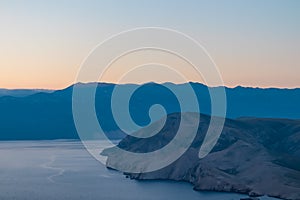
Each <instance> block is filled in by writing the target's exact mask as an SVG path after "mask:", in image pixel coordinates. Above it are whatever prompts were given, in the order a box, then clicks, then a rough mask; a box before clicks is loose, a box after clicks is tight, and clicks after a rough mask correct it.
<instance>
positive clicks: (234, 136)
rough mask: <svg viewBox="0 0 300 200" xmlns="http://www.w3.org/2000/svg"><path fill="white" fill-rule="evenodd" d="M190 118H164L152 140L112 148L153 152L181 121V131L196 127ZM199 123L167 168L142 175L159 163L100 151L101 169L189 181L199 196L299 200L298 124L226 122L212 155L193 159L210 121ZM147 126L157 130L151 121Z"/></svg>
mask: <svg viewBox="0 0 300 200" xmlns="http://www.w3.org/2000/svg"><path fill="white" fill-rule="evenodd" d="M240 89H241V88H240ZM183 115H184V116H183ZM196 115H198V114H197V113H174V114H170V115H168V117H167V123H166V124H165V126H164V127H163V129H161V131H160V132H159V133H157V134H156V135H155V136H152V137H150V138H146V139H144V138H134V137H132V136H127V137H126V138H125V139H123V140H122V141H121V142H120V143H119V144H118V146H119V147H120V148H122V149H125V150H126V151H129V152H134V153H141V152H143V153H146V152H154V151H157V150H159V149H161V148H162V147H164V146H165V145H167V144H168V143H169V142H170V141H171V140H173V138H174V136H175V134H176V132H177V128H178V122H179V121H180V120H179V119H181V120H182V119H186V120H185V123H186V127H195V126H197V125H198V124H196V123H197V121H196V123H195V121H194V120H192V119H193V118H195V116H196ZM182 116H183V117H182ZM200 119H201V120H200V123H199V128H198V132H197V135H196V137H195V139H194V141H193V143H192V144H191V146H190V148H189V149H188V150H187V151H186V152H185V153H184V154H183V155H182V156H181V157H180V158H179V159H178V160H176V161H175V162H173V163H171V164H170V165H169V166H167V167H165V168H163V169H160V170H157V171H154V172H148V173H145V171H147V169H148V167H149V166H152V165H151V164H153V163H155V162H156V163H159V162H162V160H160V159H155V158H153V159H146V160H144V161H136V160H132V159H128V158H127V157H124V156H121V155H120V154H119V153H118V151H115V147H113V148H110V149H106V150H104V151H103V152H102V155H104V156H108V159H107V167H109V168H113V169H124V168H123V167H122V166H125V168H126V169H129V170H128V171H132V169H133V170H134V172H136V173H125V174H126V175H127V176H129V177H130V178H133V179H138V180H153V179H156V180H164V179H167V180H175V181H186V182H190V183H192V184H193V185H194V189H195V190H201V191H221V192H236V193H243V194H248V195H250V196H263V195H268V196H272V197H278V198H282V199H289V200H299V199H300V120H288V119H258V118H240V119H235V120H232V119H227V120H226V121H225V125H224V129H223V132H222V134H221V137H220V138H219V140H218V142H217V144H216V146H215V147H214V149H213V151H212V152H211V153H210V154H208V155H207V156H206V157H204V158H203V159H199V157H198V153H199V149H200V146H201V144H202V143H203V139H204V136H205V135H206V132H207V129H208V125H209V122H210V116H207V115H201V118H200ZM156 124H157V125H156ZM151 126H160V125H159V122H157V123H154V124H152V125H151ZM154 129H155V128H154ZM151 130H153V127H147V128H144V129H141V130H139V134H143V133H147V134H148V135H153V133H152V132H151ZM177 144H178V147H177V148H176V149H174V151H172V152H176V151H177V150H178V149H180V148H182V147H181V146H180V143H177ZM166 157H167V155H166ZM249 199H250V198H249ZM251 199H252V198H251ZM253 199H254V198H253Z"/></svg>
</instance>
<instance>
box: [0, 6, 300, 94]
mask: <svg viewBox="0 0 300 200" xmlns="http://www.w3.org/2000/svg"><path fill="white" fill-rule="evenodd" d="M299 10H300V1H298V0H251V1H250V0H244V1H239V0H227V1H218V0H207V1H200V0H182V1H177V0H164V1H162V0H151V1H149V0H147V1H146V0H118V1H117V0H107V1H106V0H98V1H96V0H81V1H79V0H51V1H45V0H26V1H23V0H19V1H16V0H0V44H1V45H0V88H9V89H13V88H44V89H62V88H65V87H67V86H69V85H71V84H73V83H74V82H75V81H76V76H77V73H78V70H79V68H80V65H81V63H82V62H83V60H84V59H85V58H86V57H87V56H88V54H89V52H90V51H91V50H92V49H93V48H94V47H95V46H96V45H97V44H99V43H101V42H102V41H104V40H105V39H107V38H108V37H110V36H111V35H114V34H117V33H119V32H121V31H125V30H128V29H132V28H137V27H148V26H154V27H164V28H170V29H175V30H178V31H180V32H183V33H185V34H187V35H189V36H191V37H193V38H194V39H195V40H197V41H198V42H200V43H201V44H202V45H203V46H204V47H205V48H206V50H207V51H208V52H209V54H210V56H211V57H212V59H213V60H214V61H215V63H216V64H217V66H218V68H219V71H220V74H221V76H222V79H223V81H224V84H225V85H226V86H228V87H235V86H238V85H241V86H248V87H262V88H266V87H280V88H295V87H300V78H299V74H300V56H299V52H300V37H299V35H300V12H299ZM118 67H122V63H121V64H120V65H119V66H118ZM153 68H155V67H153ZM155 70H157V69H155ZM146 71H147V70H146ZM187 73H190V74H192V73H193V72H189V71H187ZM147 74H149V72H146V73H143V75H140V74H138V73H137V74H134V73H133V74H132V75H131V79H130V80H129V79H128V81H129V82H133V81H135V80H136V82H137V83H141V82H147V81H156V82H159V81H162V82H163V81H169V82H176V81H177V80H175V79H174V80H173V79H172V78H170V77H168V73H163V70H162V73H161V74H160V76H156V75H155V73H154V74H152V75H151V76H147ZM150 74H151V73H150ZM106 81H107V82H113V81H114V79H113V78H112V75H111V77H110V75H109V74H108V76H107V79H106ZM191 81H197V80H191ZM199 82H201V80H199Z"/></svg>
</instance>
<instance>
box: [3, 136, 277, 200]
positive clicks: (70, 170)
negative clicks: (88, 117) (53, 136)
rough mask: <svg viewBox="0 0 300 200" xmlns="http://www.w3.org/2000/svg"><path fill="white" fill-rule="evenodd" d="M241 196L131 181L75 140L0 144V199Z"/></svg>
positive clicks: (225, 199)
mask: <svg viewBox="0 0 300 200" xmlns="http://www.w3.org/2000/svg"><path fill="white" fill-rule="evenodd" d="M103 148H105V147H103ZM245 197H246V196H245V195H241V194H234V193H219V192H199V191H194V190H193V186H192V185H191V184H189V183H185V182H175V181H163V180H153V181H137V180H130V179H128V178H126V177H125V176H124V175H123V174H122V173H120V172H118V171H114V170H109V169H107V168H106V167H105V165H103V164H102V163H101V162H99V161H98V160H96V159H95V158H94V157H93V156H91V154H90V153H89V152H88V151H87V150H86V149H85V148H84V146H83V145H82V143H81V141H77V140H51V141H0V199H1V200H10V199H14V200H15V199H17V200H18V199H20V200H23V199H24V200H26V199H28V200H35V199H43V200H48V199H53V200H68V199H70V200H76V199H84V200H88V199H91V200H94V199H95V200H96V199H97V200H169V199H170V200H181V199H182V200H186V199H188V200H240V198H245ZM260 199H262V200H271V199H274V198H270V197H261V198H260Z"/></svg>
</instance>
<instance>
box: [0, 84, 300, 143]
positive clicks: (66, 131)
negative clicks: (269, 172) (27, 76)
mask: <svg viewBox="0 0 300 200" xmlns="http://www.w3.org/2000/svg"><path fill="white" fill-rule="evenodd" d="M186 84H187V83H186ZM166 85H168V86H169V87H174V88H177V89H179V90H180V89H181V88H182V89H183V90H184V86H185V84H172V83H166V84H163V85H159V84H155V83H147V84H145V85H142V86H141V87H140V89H139V90H138V91H137V92H136V93H135V94H134V95H133V98H132V99H131V101H130V105H129V107H130V114H131V116H132V117H133V119H134V120H135V121H136V123H138V124H139V125H147V124H148V123H150V118H149V116H148V109H149V107H150V106H151V105H153V104H156V103H160V104H162V105H163V106H164V107H165V108H166V112H167V114H170V113H175V112H180V106H179V105H178V101H177V100H176V98H175V97H174V95H173V94H172V93H171V92H170V91H168V90H166V88H164V87H163V86H166ZM191 85H192V87H193V89H194V91H195V93H196V94H197V98H198V100H199V104H200V109H201V113H203V114H211V112H210V110H211V103H210V97H209V92H208V88H207V86H205V85H203V84H200V83H191ZM91 86H92V85H91V84H82V87H81V89H82V90H85V89H88V88H89V87H91ZM115 86H116V85H114V84H107V83H99V84H98V87H97V93H96V105H95V107H96V111H97V116H98V119H99V122H100V124H101V126H102V128H103V129H104V131H105V132H106V134H107V135H108V137H110V138H111V139H120V138H123V137H124V136H125V134H124V133H123V132H122V131H121V130H120V129H119V127H118V125H117V124H116V122H115V121H114V118H113V116H112V111H111V106H110V104H111V94H112V91H113V89H114V88H115ZM118 86H119V89H121V90H122V91H124V92H125V93H126V91H128V90H130V88H132V87H133V86H134V85H132V84H125V85H118ZM72 90H73V86H70V87H68V88H66V89H63V90H58V91H51V92H49V91H37V90H33V91H27V90H26V91H23V90H20V91H18V90H17V91H9V90H5V91H4V90H2V92H0V94H2V95H0V140H37V139H43V140H46V139H76V138H78V135H77V132H76V128H75V125H74V122H73V116H72ZM212 90H213V88H212ZM225 90H226V93H227V117H228V118H239V117H258V118H262V117H264V118H267V117H269V118H290V119H300V103H299V102H300V89H275V88H272V89H259V88H244V87H236V88H225ZM3 91H4V92H3ZM4 94H5V95H4ZM8 94H10V95H8ZM182 111H183V112H193V110H188V109H187V110H182Z"/></svg>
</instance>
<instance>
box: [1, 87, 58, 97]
mask: <svg viewBox="0 0 300 200" xmlns="http://www.w3.org/2000/svg"><path fill="white" fill-rule="evenodd" d="M39 92H44V93H51V92H53V90H43V89H13V90H9V89H1V88H0V97H3V96H12V97H25V96H29V95H33V94H36V93H39Z"/></svg>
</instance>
